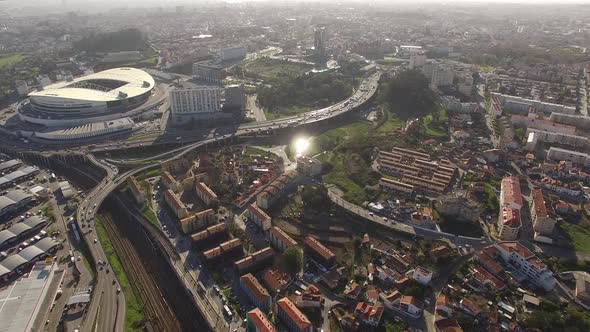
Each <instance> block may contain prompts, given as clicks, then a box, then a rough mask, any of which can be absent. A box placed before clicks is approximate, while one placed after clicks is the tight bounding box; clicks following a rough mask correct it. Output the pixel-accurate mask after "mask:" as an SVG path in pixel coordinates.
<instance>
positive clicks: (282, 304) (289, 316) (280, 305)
mask: <svg viewBox="0 0 590 332" xmlns="http://www.w3.org/2000/svg"><path fill="white" fill-rule="evenodd" d="M277 316H278V317H279V319H280V320H282V321H283V322H284V323H285V325H286V326H287V328H288V329H289V331H292V332H312V331H313V325H311V322H310V321H309V319H308V318H307V317H306V316H305V315H304V314H303V313H302V312H301V311H299V309H298V308H297V306H296V305H295V304H293V302H291V300H289V298H287V297H284V298H282V299H280V300H278V301H277Z"/></svg>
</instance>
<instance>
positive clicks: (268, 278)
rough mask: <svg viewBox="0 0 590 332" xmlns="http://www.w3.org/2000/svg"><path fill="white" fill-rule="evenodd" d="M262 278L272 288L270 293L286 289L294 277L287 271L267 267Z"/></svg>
mask: <svg viewBox="0 0 590 332" xmlns="http://www.w3.org/2000/svg"><path fill="white" fill-rule="evenodd" d="M262 280H263V281H264V284H265V285H266V287H267V288H268V289H270V293H271V294H274V293H277V292H282V291H283V290H285V289H286V288H287V287H288V286H289V284H290V283H291V280H292V278H291V276H290V275H289V274H288V273H286V272H283V271H280V270H276V269H267V270H266V271H264V273H263V274H262Z"/></svg>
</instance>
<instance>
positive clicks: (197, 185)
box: [195, 182, 217, 199]
mask: <svg viewBox="0 0 590 332" xmlns="http://www.w3.org/2000/svg"><path fill="white" fill-rule="evenodd" d="M195 188H196V189H197V190H198V191H200V192H202V193H204V194H205V195H207V196H209V199H217V194H215V192H214V191H213V190H211V188H209V187H208V186H207V185H206V184H205V183H204V182H197V183H195Z"/></svg>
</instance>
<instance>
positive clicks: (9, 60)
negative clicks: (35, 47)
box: [0, 54, 26, 69]
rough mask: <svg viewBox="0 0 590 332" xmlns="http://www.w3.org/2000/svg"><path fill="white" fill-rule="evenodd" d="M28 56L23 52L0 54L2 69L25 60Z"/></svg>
mask: <svg viewBox="0 0 590 332" xmlns="http://www.w3.org/2000/svg"><path fill="white" fill-rule="evenodd" d="M25 58H26V56H24V55H22V54H12V55H3V56H0V69H2V68H4V67H8V66H12V65H14V64H16V63H19V62H21V61H23V60H24V59H25Z"/></svg>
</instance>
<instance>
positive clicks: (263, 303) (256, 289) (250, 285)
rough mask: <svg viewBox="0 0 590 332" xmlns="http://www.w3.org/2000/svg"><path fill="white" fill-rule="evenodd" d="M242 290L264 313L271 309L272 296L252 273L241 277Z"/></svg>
mask: <svg viewBox="0 0 590 332" xmlns="http://www.w3.org/2000/svg"><path fill="white" fill-rule="evenodd" d="M240 288H241V289H242V290H243V291H244V293H245V294H246V296H247V297H248V299H249V300H250V302H252V304H254V305H255V306H256V307H258V308H259V309H261V310H263V311H267V310H269V309H270V304H271V300H272V299H271V297H270V294H268V291H267V290H266V289H265V288H264V287H262V285H261V284H260V283H259V282H258V280H257V279H256V278H255V277H254V276H253V275H252V274H251V273H248V274H245V275H243V276H241V277H240Z"/></svg>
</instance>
